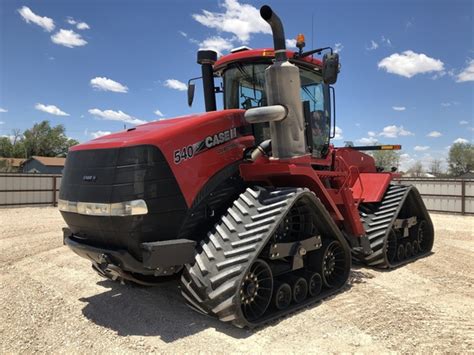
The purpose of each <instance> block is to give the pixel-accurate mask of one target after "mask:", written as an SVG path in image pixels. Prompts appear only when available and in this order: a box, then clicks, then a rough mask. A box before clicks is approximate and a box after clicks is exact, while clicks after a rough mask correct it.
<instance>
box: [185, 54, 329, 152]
mask: <svg viewBox="0 0 474 355" xmlns="http://www.w3.org/2000/svg"><path fill="white" fill-rule="evenodd" d="M203 52H207V55H208V56H213V52H212V51H200V54H198V58H199V55H201V58H202V57H203V56H206V53H203ZM299 54H300V55H301V51H300V53H298V52H293V51H289V50H288V51H286V55H287V58H288V59H289V61H290V62H291V63H292V64H294V65H296V66H297V67H298V69H299V73H300V81H301V87H300V99H301V102H302V105H303V112H304V115H305V123H306V141H307V146H308V150H309V151H310V152H311V153H312V155H313V157H314V158H321V157H324V156H325V155H326V153H327V152H328V148H329V142H330V138H333V137H334V134H333V133H334V129H335V125H334V124H333V123H332V121H333V122H334V119H335V117H334V115H332V114H331V113H332V112H333V110H331V95H330V93H331V90H330V89H331V87H330V85H329V83H326V82H325V80H324V79H323V63H322V62H321V61H320V60H318V59H313V58H312V56H309V55H308V56H304V57H301V56H300V57H299ZM274 56H275V52H274V50H273V49H249V48H247V47H241V48H237V49H235V50H233V51H231V53H230V54H228V55H225V56H222V57H221V58H219V59H218V60H216V61H215V62H214V60H213V58H209V62H213V66H212V69H213V76H214V77H220V78H221V79H222V84H221V87H220V88H214V92H213V93H212V96H213V97H212V99H214V100H215V98H214V97H215V93H216V92H221V93H222V94H223V107H224V109H244V110H248V109H252V108H257V107H264V106H268V102H267V94H266V92H265V70H266V69H267V68H268V67H269V66H270V65H271V64H272V63H273V61H274ZM198 61H199V62H200V64H201V65H203V61H202V60H198ZM203 80H206V79H205V77H204V75H203ZM193 85H194V84H192V83H190V85H189V86H188V87H189V88H190V90H192V93H191V94H193V93H194V87H193ZM209 86H212V87H214V84H213V83H212V85H209ZM333 93H334V91H333ZM206 96H209V95H208V94H207V95H206V92H205V98H206V109H208V107H207V102H208V101H209V99H208V98H207V97H206ZM212 99H211V100H212ZM191 102H192V99H191ZM210 108H211V110H212V108H213V107H212V105H211V107H210ZM331 116H332V117H331ZM252 126H253V131H254V136H255V140H256V142H255V143H256V144H260V143H261V142H263V141H265V140H267V139H270V129H269V123H268V122H265V123H255V124H253V125H252Z"/></svg>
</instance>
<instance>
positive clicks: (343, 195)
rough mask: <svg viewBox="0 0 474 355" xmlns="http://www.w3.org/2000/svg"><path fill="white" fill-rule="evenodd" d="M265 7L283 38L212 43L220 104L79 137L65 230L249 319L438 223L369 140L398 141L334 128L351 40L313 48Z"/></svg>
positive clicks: (300, 297)
mask: <svg viewBox="0 0 474 355" xmlns="http://www.w3.org/2000/svg"><path fill="white" fill-rule="evenodd" d="M260 14H261V16H262V18H263V19H264V20H266V21H267V22H268V24H269V25H270V26H271V28H272V31H273V42H274V48H273V49H257V50H250V49H246V48H240V49H238V50H237V51H234V52H233V53H231V54H229V55H226V56H223V57H221V58H220V59H219V60H217V54H216V53H215V52H213V51H199V52H198V63H199V64H201V66H202V80H203V84H204V85H203V87H204V96H205V105H206V111H207V112H206V113H203V114H198V115H191V116H184V117H178V118H174V119H168V120H163V121H158V122H151V123H147V124H144V125H141V126H138V127H135V128H130V129H128V130H126V131H124V132H119V133H115V134H111V135H108V136H105V137H101V138H98V139H95V140H93V141H90V142H88V143H84V144H80V145H77V146H75V147H73V148H72V149H71V150H70V152H69V154H68V157H67V161H66V167H65V169H64V176H63V178H62V182H61V190H60V201H59V209H60V210H61V213H62V215H63V217H64V219H65V221H66V223H67V225H68V228H65V229H64V243H65V244H67V245H68V246H69V247H70V248H71V249H72V250H73V251H74V252H75V253H77V254H78V255H80V256H82V257H85V258H87V259H89V260H91V261H92V266H93V268H94V269H95V271H97V272H98V273H99V274H100V275H102V276H104V277H107V278H110V279H113V280H119V281H122V282H124V281H127V282H134V283H138V284H144V285H153V284H155V283H157V282H158V281H160V280H162V279H163V278H164V277H169V276H172V275H176V274H178V275H180V276H181V286H180V287H181V292H182V295H183V297H184V298H185V300H186V302H187V303H188V305H189V306H190V307H192V308H193V309H195V310H196V311H198V312H201V313H203V314H207V315H210V316H213V317H216V318H218V319H220V320H221V321H224V322H232V323H233V324H234V325H236V326H239V327H254V326H257V325H259V324H262V323H265V322H267V321H269V320H271V319H274V318H276V317H280V316H282V315H285V314H287V313H289V312H292V311H294V310H296V309H298V308H301V307H304V306H306V305H308V304H310V303H313V302H315V301H318V300H321V299H322V298H325V297H327V296H329V295H331V294H334V293H336V292H338V291H339V290H341V288H342V287H343V286H344V284H345V283H346V281H347V279H348V276H349V272H350V267H351V260H355V261H356V262H361V263H363V264H366V265H370V266H373V267H378V268H393V267H397V266H399V265H403V264H406V263H407V262H410V261H412V260H414V259H417V258H419V257H422V256H425V255H427V254H429V253H430V250H431V248H432V246H433V238H434V231H433V225H432V222H431V219H430V216H429V215H428V213H427V211H426V208H425V206H424V204H423V201H422V200H421V198H420V195H419V193H418V191H417V190H416V189H415V188H414V187H412V186H404V185H400V184H396V183H392V179H393V178H394V176H395V173H394V172H383V171H380V169H378V168H377V167H376V166H375V163H374V159H373V158H372V157H371V156H370V155H367V154H365V153H363V152H362V151H363V150H369V149H393V148H397V147H396V146H378V147H343V148H335V147H334V146H333V145H332V144H330V138H332V137H333V136H334V133H335V117H334V111H335V106H334V99H333V98H334V90H333V88H332V87H331V86H330V85H331V84H334V83H335V82H336V80H337V75H338V72H339V57H338V54H337V53H333V52H332V49H330V48H318V49H315V50H311V51H307V52H303V50H302V49H303V46H304V43H302V42H303V40H302V39H301V38H300V39H299V42H298V46H299V51H297V52H292V51H289V50H287V49H286V48H285V36H284V33H283V27H282V24H281V21H280V19H279V18H278V16H277V15H276V14H275V13H274V12H273V11H272V10H271V8H270V7H268V6H263V7H262V8H261V9H260ZM321 52H326V53H325V54H324V56H323V60H322V61H319V60H317V59H313V57H312V56H313V54H315V53H318V54H321ZM216 76H217V77H221V78H222V81H223V88H220V87H219V88H216V87H215V83H214V78H215V77H216ZM216 93H223V98H224V103H223V104H224V110H222V111H216ZM193 94H194V85H192V84H190V85H189V91H188V101H189V102H190V103H191V102H192V98H193ZM398 147H399V146H398Z"/></svg>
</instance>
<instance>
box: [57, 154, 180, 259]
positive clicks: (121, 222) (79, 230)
mask: <svg viewBox="0 0 474 355" xmlns="http://www.w3.org/2000/svg"><path fill="white" fill-rule="evenodd" d="M59 198H60V199H63V200H67V201H81V202H96V203H116V202H123V201H132V200H137V199H143V200H145V202H146V204H147V206H148V214H147V215H144V216H130V217H97V216H84V215H78V214H74V213H68V212H63V213H62V214H63V216H64V219H65V220H66V223H67V224H68V225H69V227H70V229H71V231H72V232H73V233H74V234H75V235H77V236H78V237H81V238H83V239H84V240H85V241H86V242H88V243H90V244H93V245H98V246H107V247H110V246H113V247H116V248H126V249H128V250H129V251H130V252H132V253H134V254H135V255H139V254H140V252H139V244H140V243H142V242H146V241H155V240H167V239H174V238H176V235H177V233H178V230H179V228H180V226H181V223H182V221H183V219H184V216H185V214H186V211H187V206H186V202H185V200H184V197H183V194H182V193H181V190H180V188H179V185H178V183H177V182H176V179H175V177H174V175H173V173H172V171H171V169H170V167H169V165H168V163H167V161H166V160H165V158H164V156H163V154H162V153H161V151H160V150H159V149H158V148H157V147H154V146H150V145H142V146H135V147H125V148H113V149H94V150H79V151H72V152H70V153H69V154H68V157H67V159H66V166H65V168H64V175H63V178H62V181H61V189H60V193H59Z"/></svg>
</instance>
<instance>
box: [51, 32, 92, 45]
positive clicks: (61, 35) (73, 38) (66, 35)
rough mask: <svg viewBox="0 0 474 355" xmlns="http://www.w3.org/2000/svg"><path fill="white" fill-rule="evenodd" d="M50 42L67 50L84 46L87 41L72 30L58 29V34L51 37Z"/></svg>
mask: <svg viewBox="0 0 474 355" xmlns="http://www.w3.org/2000/svg"><path fill="white" fill-rule="evenodd" d="M51 40H52V41H53V42H54V43H56V44H59V45H61V46H65V47H68V48H74V47H80V46H85V45H86V44H87V41H86V40H85V39H83V38H82V37H81V35H80V34H79V33H76V32H74V31H73V30H65V29H62V28H61V29H60V30H59V32H56V33H55V34H54V35H52V36H51Z"/></svg>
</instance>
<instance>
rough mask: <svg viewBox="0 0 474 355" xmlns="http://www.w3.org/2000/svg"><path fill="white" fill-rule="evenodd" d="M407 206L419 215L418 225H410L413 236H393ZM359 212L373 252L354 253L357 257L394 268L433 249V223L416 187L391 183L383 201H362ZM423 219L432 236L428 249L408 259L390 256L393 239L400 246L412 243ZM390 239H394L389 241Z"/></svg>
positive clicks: (368, 263) (430, 236)
mask: <svg viewBox="0 0 474 355" xmlns="http://www.w3.org/2000/svg"><path fill="white" fill-rule="evenodd" d="M404 209H408V210H409V211H410V212H413V214H414V215H416V217H417V225H416V226H414V227H411V228H410V237H408V238H398V237H397V236H396V235H393V234H392V235H391V233H394V232H395V230H394V229H393V225H394V222H395V220H396V219H397V218H400V216H401V215H404V214H406V213H407V211H404ZM359 213H360V217H361V221H362V223H363V225H364V228H365V231H366V234H367V236H368V238H369V241H370V246H371V248H372V250H373V253H372V254H370V255H362V254H355V255H354V256H355V258H356V260H359V261H360V262H362V263H364V264H366V265H369V266H372V267H377V268H395V267H399V266H402V265H405V264H407V263H409V262H411V261H413V260H416V259H419V258H421V257H424V256H426V255H428V254H429V253H430V252H431V249H432V246H433V238H434V231H433V224H432V222H431V218H430V217H429V214H428V212H427V210H426V207H425V205H424V203H423V201H422V199H421V196H420V194H419V193H418V190H417V189H416V188H415V187H413V186H407V185H395V184H391V185H389V187H388V189H387V191H386V193H385V195H384V197H383V199H382V201H381V202H380V203H378V204H377V205H370V206H364V204H362V205H361V206H360V207H359ZM410 216H411V215H410ZM403 217H405V218H406V217H408V216H403ZM422 221H425V223H426V229H427V231H426V232H427V235H426V237H427V238H429V241H428V244H427V245H426V248H425V249H424V250H422V251H420V252H418V253H415V254H414V255H412V256H410V257H408V258H406V257H404V258H397V257H395V258H391V257H390V250H389V249H390V248H391V246H392V245H393V243H391V241H393V238H394V237H395V238H396V240H397V244H395V245H396V247H397V248H398V247H399V245H405V246H406V243H407V242H412V241H413V240H414V239H415V236H414V235H413V234H414V233H416V228H418V226H419V225H420V223H421V222H422ZM389 238H392V239H390V240H389Z"/></svg>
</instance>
